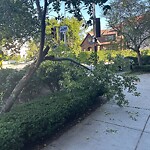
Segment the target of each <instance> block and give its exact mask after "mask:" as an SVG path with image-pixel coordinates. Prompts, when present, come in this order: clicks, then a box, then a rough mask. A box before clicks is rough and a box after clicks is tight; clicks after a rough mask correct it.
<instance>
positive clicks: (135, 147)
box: [135, 115, 150, 150]
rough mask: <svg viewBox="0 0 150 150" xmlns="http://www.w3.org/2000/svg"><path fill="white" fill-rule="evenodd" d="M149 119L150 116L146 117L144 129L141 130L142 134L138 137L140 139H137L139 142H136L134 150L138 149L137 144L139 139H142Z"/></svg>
mask: <svg viewBox="0 0 150 150" xmlns="http://www.w3.org/2000/svg"><path fill="white" fill-rule="evenodd" d="M149 118H150V115H149V116H148V117H147V120H146V122H145V125H144V128H143V130H142V132H141V135H140V137H139V140H138V142H137V144H136V147H135V150H137V148H138V145H139V143H140V140H141V138H142V135H143V133H144V130H145V128H146V125H147V123H148V120H149Z"/></svg>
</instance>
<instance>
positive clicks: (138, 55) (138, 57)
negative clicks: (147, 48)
mask: <svg viewBox="0 0 150 150" xmlns="http://www.w3.org/2000/svg"><path fill="white" fill-rule="evenodd" d="M136 52H137V59H138V65H139V66H141V65H142V61H141V53H140V51H139V50H137V51H136Z"/></svg>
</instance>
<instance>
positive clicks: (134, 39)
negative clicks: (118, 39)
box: [106, 0, 150, 65]
mask: <svg viewBox="0 0 150 150" xmlns="http://www.w3.org/2000/svg"><path fill="white" fill-rule="evenodd" d="M110 6H111V8H112V9H111V11H109V13H108V14H107V15H106V16H107V21H108V25H109V26H110V27H112V28H114V29H115V30H117V31H118V33H119V34H121V35H123V37H124V40H125V43H126V46H127V48H129V49H131V50H133V51H135V52H136V53H137V58H138V63H139V65H141V64H142V62H141V53H140V48H141V46H142V47H143V45H144V43H145V42H146V41H147V40H148V39H150V21H149V20H150V3H149V0H122V1H120V0H115V1H112V2H111V4H110Z"/></svg>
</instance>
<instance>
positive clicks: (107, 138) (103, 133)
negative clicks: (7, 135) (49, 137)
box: [42, 74, 150, 150]
mask: <svg viewBox="0 0 150 150" xmlns="http://www.w3.org/2000/svg"><path fill="white" fill-rule="evenodd" d="M139 78H140V79H141V81H140V82H139V83H138V85H137V87H138V91H139V92H141V95H140V96H139V97H135V96H132V95H131V94H129V93H126V98H127V99H128V100H129V106H128V107H123V108H120V107H118V106H117V105H116V104H114V103H110V102H109V103H107V104H105V105H103V106H101V107H100V108H98V109H97V110H96V111H95V112H93V113H92V114H91V115H90V116H88V117H87V118H86V119H84V120H83V121H82V122H80V123H79V124H77V125H76V126H74V127H72V128H71V129H70V130H68V131H67V132H65V133H64V134H63V135H62V136H60V137H59V138H58V139H57V140H55V141H53V142H52V143H50V144H49V145H47V146H46V147H45V148H43V149H42V150H150V94H149V92H150V74H143V75H139Z"/></svg>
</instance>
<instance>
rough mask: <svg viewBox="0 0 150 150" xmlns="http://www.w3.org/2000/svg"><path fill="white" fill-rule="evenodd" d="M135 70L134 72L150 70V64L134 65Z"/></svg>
mask: <svg viewBox="0 0 150 150" xmlns="http://www.w3.org/2000/svg"><path fill="white" fill-rule="evenodd" d="M133 71H134V72H150V65H142V66H138V65H135V66H134V67H133Z"/></svg>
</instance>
